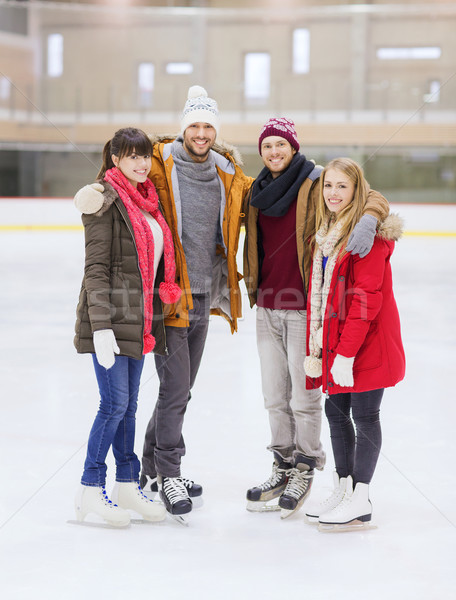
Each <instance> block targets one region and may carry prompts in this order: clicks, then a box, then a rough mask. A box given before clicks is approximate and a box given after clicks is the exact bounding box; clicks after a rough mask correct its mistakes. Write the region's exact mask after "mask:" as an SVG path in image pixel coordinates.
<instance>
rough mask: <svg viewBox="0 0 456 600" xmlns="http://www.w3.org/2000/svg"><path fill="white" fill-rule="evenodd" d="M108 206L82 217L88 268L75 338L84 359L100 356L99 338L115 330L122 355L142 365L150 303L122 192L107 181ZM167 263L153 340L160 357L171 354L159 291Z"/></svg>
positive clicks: (156, 303)
mask: <svg viewBox="0 0 456 600" xmlns="http://www.w3.org/2000/svg"><path fill="white" fill-rule="evenodd" d="M103 186H104V188H105V191H104V192H103V196H104V203H103V206H102V207H101V209H100V210H99V211H98V212H96V213H94V214H90V215H86V214H84V215H82V222H83V224H84V234H85V268H84V278H83V281H82V286H81V292H80V295H79V303H78V306H77V310H76V315H77V320H76V326H75V331H76V335H75V338H74V345H75V347H76V350H77V351H78V352H80V353H85V352H94V346H93V335H92V334H93V332H94V331H98V330H99V329H112V330H113V331H114V335H115V338H116V341H117V344H118V346H119V348H120V354H121V355H123V356H129V357H131V358H135V359H140V358H141V357H142V355H143V330H144V298H143V291H142V278H141V272H140V270H139V264H138V252H137V250H136V245H135V238H134V233H133V228H132V225H131V222H130V219H129V217H128V213H127V209H126V208H125V206H124V204H123V202H122V200H121V199H120V198H119V196H118V194H117V192H116V191H115V190H114V188H112V187H111V186H110V185H109V184H108V183H107V182H106V181H103ZM163 274H164V262H163V258H162V260H161V261H160V265H159V268H158V272H157V276H156V278H155V293H154V307H153V311H154V312H153V321H152V335H153V336H154V337H155V340H156V343H155V348H154V352H156V353H158V354H165V353H166V346H165V331H164V325H163V311H162V304H161V300H160V298H159V295H158V286H159V284H160V282H161V281H163Z"/></svg>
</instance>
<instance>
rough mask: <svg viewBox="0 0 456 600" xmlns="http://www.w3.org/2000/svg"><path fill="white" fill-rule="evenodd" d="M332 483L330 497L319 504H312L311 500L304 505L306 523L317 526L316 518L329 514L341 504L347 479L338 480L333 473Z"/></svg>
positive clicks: (315, 502)
mask: <svg viewBox="0 0 456 600" xmlns="http://www.w3.org/2000/svg"><path fill="white" fill-rule="evenodd" d="M333 481H334V489H333V492H332V494H331V495H330V496H328V497H327V498H325V499H324V500H321V501H319V502H317V501H313V502H312V498H311V499H310V502H309V503H308V504H306V518H307V519H306V520H307V522H308V523H310V524H315V525H318V518H319V517H320V515H322V514H324V513H327V512H329V511H330V510H332V509H333V508H336V506H337V505H338V504H339V503H340V502H342V499H343V497H344V495H345V488H346V486H347V478H346V477H341V478H340V479H339V475H338V474H337V471H334V472H333Z"/></svg>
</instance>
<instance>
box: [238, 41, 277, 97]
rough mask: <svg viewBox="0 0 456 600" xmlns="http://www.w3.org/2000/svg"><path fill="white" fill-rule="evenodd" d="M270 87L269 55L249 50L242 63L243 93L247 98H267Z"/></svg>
mask: <svg viewBox="0 0 456 600" xmlns="http://www.w3.org/2000/svg"><path fill="white" fill-rule="evenodd" d="M270 88H271V56H270V54H268V53H267V52H249V53H248V54H246V55H245V63H244V95H245V98H246V99H247V100H267V99H268V98H269V93H270Z"/></svg>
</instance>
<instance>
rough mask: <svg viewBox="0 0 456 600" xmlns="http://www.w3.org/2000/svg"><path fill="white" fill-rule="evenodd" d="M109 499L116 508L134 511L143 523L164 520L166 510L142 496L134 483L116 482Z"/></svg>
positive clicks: (161, 505)
mask: <svg viewBox="0 0 456 600" xmlns="http://www.w3.org/2000/svg"><path fill="white" fill-rule="evenodd" d="M111 497H112V499H113V501H114V502H115V503H116V504H117V505H118V506H120V507H121V508H123V509H125V510H128V509H129V510H133V511H135V512H136V513H138V514H139V515H141V517H142V519H144V521H152V522H157V521H163V520H164V519H165V518H166V508H165V507H164V506H163V504H162V503H161V502H154V501H153V500H150V499H149V498H148V497H147V496H146V495H145V494H143V492H142V490H141V488H140V487H139V483H138V482H136V481H116V484H115V486H114V489H113V491H112V496H111ZM134 522H137V521H136V520H135V521H134ZM139 522H141V521H139Z"/></svg>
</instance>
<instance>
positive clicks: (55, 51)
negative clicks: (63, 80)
mask: <svg viewBox="0 0 456 600" xmlns="http://www.w3.org/2000/svg"><path fill="white" fill-rule="evenodd" d="M47 52H48V54H47V74H48V75H49V77H60V76H61V75H62V73H63V35H61V34H60V33H51V35H48V42H47Z"/></svg>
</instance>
